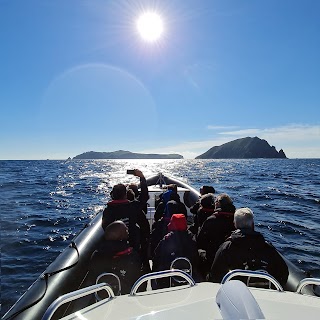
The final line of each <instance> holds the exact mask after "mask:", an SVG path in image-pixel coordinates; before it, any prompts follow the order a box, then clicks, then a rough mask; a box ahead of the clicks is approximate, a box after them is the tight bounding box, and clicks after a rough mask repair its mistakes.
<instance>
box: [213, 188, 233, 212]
mask: <svg viewBox="0 0 320 320" xmlns="http://www.w3.org/2000/svg"><path fill="white" fill-rule="evenodd" d="M215 209H217V210H219V211H222V212H232V213H234V212H235V211H236V208H235V206H234V205H233V201H232V199H231V198H230V197H229V196H228V195H227V194H226V193H220V194H219V195H217V197H216V200H215Z"/></svg>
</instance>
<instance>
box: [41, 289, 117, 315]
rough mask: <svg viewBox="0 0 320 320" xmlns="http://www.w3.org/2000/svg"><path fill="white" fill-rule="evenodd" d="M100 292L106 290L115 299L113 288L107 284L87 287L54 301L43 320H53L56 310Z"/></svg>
mask: <svg viewBox="0 0 320 320" xmlns="http://www.w3.org/2000/svg"><path fill="white" fill-rule="evenodd" d="M100 290H106V291H107V292H108V293H109V297H110V299H113V298H114V297H115V295H114V292H113V290H112V288H111V287H110V286H109V285H108V284H106V283H99V284H95V285H93V286H90V287H86V288H83V289H79V290H76V291H73V292H70V293H66V294H64V295H62V296H60V297H59V298H57V299H56V300H54V301H53V302H52V303H51V304H50V306H49V308H48V309H47V311H46V312H45V313H44V315H43V317H42V320H49V319H51V317H52V316H53V314H54V313H55V312H56V310H57V309H58V308H59V307H60V306H61V305H63V304H65V303H68V302H71V301H73V300H76V299H79V298H82V297H85V296H87V295H89V294H91V293H95V292H97V291H100Z"/></svg>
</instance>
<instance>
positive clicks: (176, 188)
mask: <svg viewBox="0 0 320 320" xmlns="http://www.w3.org/2000/svg"><path fill="white" fill-rule="evenodd" d="M167 189H168V190H172V191H173V192H175V193H178V186H177V185H176V184H174V183H171V184H168V185H167Z"/></svg>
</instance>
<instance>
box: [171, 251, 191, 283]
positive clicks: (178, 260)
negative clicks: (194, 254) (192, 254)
mask: <svg viewBox="0 0 320 320" xmlns="http://www.w3.org/2000/svg"><path fill="white" fill-rule="evenodd" d="M182 261H183V262H186V263H187V264H188V269H185V268H177V267H175V265H176V263H179V262H182ZM170 270H182V271H184V272H185V273H187V274H189V275H190V276H191V277H192V264H191V262H190V260H189V259H188V258H186V257H178V258H175V259H174V260H173V261H172V262H171V264H170ZM172 278H173V279H174V280H175V281H176V282H177V283H180V282H181V283H183V281H179V280H177V279H176V278H175V277H170V287H172V281H171V279H172Z"/></svg>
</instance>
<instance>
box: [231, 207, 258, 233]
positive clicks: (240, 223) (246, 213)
mask: <svg viewBox="0 0 320 320" xmlns="http://www.w3.org/2000/svg"><path fill="white" fill-rule="evenodd" d="M253 222H254V218H253V212H252V210H251V209H250V208H240V209H238V210H236V212H235V213H234V225H235V227H236V229H242V228H253V225H254V224H253Z"/></svg>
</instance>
